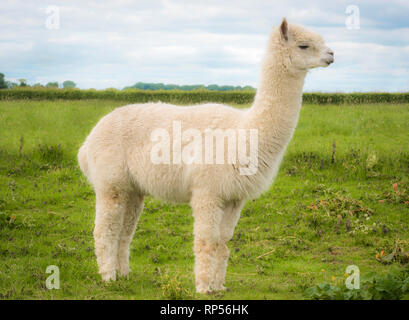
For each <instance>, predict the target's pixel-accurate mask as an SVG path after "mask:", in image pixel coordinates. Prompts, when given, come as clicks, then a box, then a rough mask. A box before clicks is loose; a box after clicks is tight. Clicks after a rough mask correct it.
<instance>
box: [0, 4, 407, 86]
mask: <svg viewBox="0 0 409 320" xmlns="http://www.w3.org/2000/svg"><path fill="white" fill-rule="evenodd" d="M349 5H354V6H355V7H354V8H353V9H354V11H351V12H350V13H347V7H348V6H349ZM356 9H359V26H358V24H357V21H358V20H357V19H356V18H357V17H358V12H357V10H356ZM282 17H287V19H288V21H289V23H291V22H294V23H298V24H302V25H305V26H307V27H309V28H310V29H312V30H315V31H317V32H319V33H320V34H322V35H323V37H324V39H325V40H326V41H327V43H328V45H329V46H330V47H331V48H332V49H333V50H334V51H335V63H334V64H333V65H331V66H330V67H329V68H326V69H317V70H313V71H311V72H310V74H309V75H308V77H307V81H306V85H305V90H306V91H342V92H350V91H409V58H408V57H409V1H407V0H388V1H387V0H383V1H380V0H362V1H353V0H350V1H340V0H335V1H328V0H315V1H314V0H313V1H305V0H294V1H291V0H284V1H281V0H277V1H275V0H251V1H249V0H231V1H230V0H134V1H131V0H109V1H106V0H105V1H98V0H92V1H91V0H90V1H88V0H81V1H77V0H73V1H69V0H65V1H57V0H50V1H43V0H39V1H38V0H37V1H20V0H1V2H0V30H1V31H0V72H2V73H4V74H5V76H6V79H7V80H16V79H19V78H25V79H27V80H28V83H30V84H34V83H36V82H40V83H43V84H45V83H47V82H49V81H58V82H60V83H61V82H63V81H64V80H73V81H75V82H76V83H77V85H78V86H79V87H81V88H97V89H102V88H108V87H115V88H123V87H124V86H128V85H132V84H134V83H135V82H138V81H141V82H163V83H175V84H205V85H208V84H212V83H216V84H219V85H226V84H227V85H251V86H254V87H257V80H258V75H259V62H260V59H261V57H262V54H263V51H264V48H265V45H266V40H267V36H268V34H269V33H270V31H271V28H272V27H274V26H277V25H278V24H279V23H280V22H281V19H282ZM346 21H347V24H346ZM347 25H348V26H349V27H350V28H347Z"/></svg>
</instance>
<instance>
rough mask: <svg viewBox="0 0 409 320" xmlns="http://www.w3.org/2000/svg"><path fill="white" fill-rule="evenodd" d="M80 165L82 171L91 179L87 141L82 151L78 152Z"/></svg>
mask: <svg viewBox="0 0 409 320" xmlns="http://www.w3.org/2000/svg"><path fill="white" fill-rule="evenodd" d="M78 163H79V165H80V168H81V171H82V172H83V173H84V175H85V176H86V177H87V178H88V179H89V176H88V159H87V142H86V141H85V142H84V144H83V145H82V146H81V148H80V150H79V151H78Z"/></svg>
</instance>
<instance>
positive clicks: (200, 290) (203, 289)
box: [196, 285, 213, 294]
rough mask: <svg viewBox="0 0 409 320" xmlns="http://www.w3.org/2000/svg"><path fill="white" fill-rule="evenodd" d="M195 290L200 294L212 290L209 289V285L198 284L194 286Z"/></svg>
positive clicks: (209, 292) (208, 292)
mask: <svg viewBox="0 0 409 320" xmlns="http://www.w3.org/2000/svg"><path fill="white" fill-rule="evenodd" d="M196 292H197V293H201V294H212V293H213V290H210V288H209V286H204V285H198V286H197V287H196Z"/></svg>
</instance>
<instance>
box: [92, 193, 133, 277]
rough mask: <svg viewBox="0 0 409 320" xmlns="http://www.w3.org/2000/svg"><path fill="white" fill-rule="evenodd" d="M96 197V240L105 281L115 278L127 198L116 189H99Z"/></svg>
mask: <svg viewBox="0 0 409 320" xmlns="http://www.w3.org/2000/svg"><path fill="white" fill-rule="evenodd" d="M96 199H97V203H96V217H95V228H94V240H95V254H96V256H97V262H98V268H99V273H100V274H101V276H102V279H103V280H104V281H109V280H115V279H116V274H115V268H116V266H117V257H118V241H119V236H120V233H121V230H122V221H123V218H124V214H125V211H126V207H127V199H126V197H125V195H124V194H121V193H120V192H118V191H115V190H109V191H103V192H101V191H97V192H96Z"/></svg>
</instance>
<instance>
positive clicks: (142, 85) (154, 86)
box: [124, 82, 254, 91]
mask: <svg viewBox="0 0 409 320" xmlns="http://www.w3.org/2000/svg"><path fill="white" fill-rule="evenodd" d="M124 89H140V90H182V91H192V90H200V89H206V90H211V91H233V90H236V91H237V90H238V91H241V90H254V88H253V87H251V86H244V87H242V86H219V85H217V84H210V85H208V86H205V85H203V84H194V85H177V84H163V83H146V82H137V83H135V84H134V85H133V86H129V87H125V88H124Z"/></svg>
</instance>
